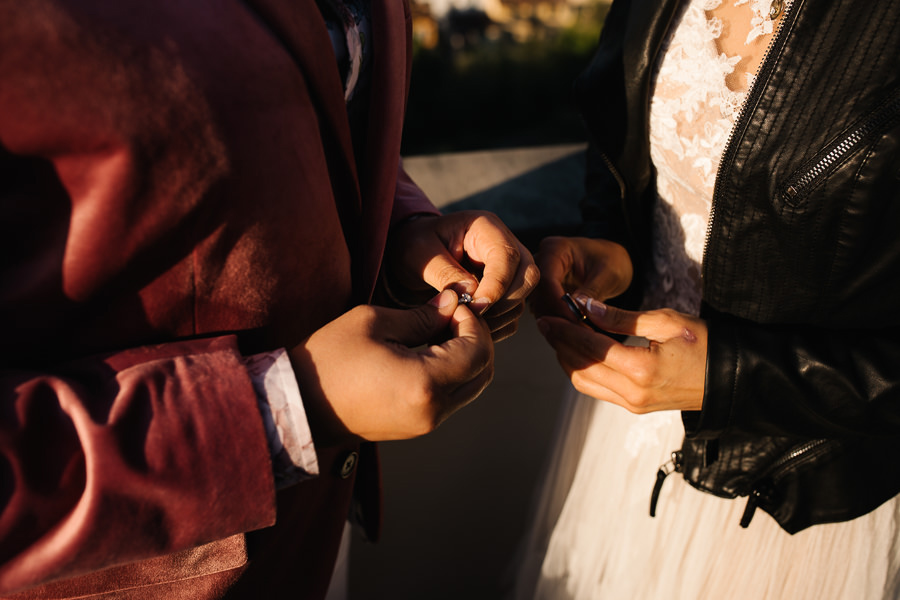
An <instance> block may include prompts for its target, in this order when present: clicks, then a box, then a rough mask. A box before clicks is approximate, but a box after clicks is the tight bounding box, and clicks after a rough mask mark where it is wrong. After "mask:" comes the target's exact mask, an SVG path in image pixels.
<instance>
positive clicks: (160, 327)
mask: <svg viewBox="0 0 900 600" xmlns="http://www.w3.org/2000/svg"><path fill="white" fill-rule="evenodd" d="M74 4H76V3H69V5H74ZM69 5H66V7H64V8H59V7H56V8H55V7H54V6H53V5H52V4H50V3H41V4H40V7H29V6H26V5H24V4H21V3H18V2H13V1H5V0H2V1H0V23H3V25H2V28H3V34H2V35H0V81H3V85H2V86H0V256H2V257H3V258H2V259H0V593H4V592H8V591H10V590H14V589H19V588H23V587H28V586H32V585H36V584H39V583H42V582H46V581H50V580H53V579H59V578H64V577H68V576H73V575H76V574H80V573H86V572H90V571H94V570H97V569H101V568H104V567H109V566H112V565H115V564H121V563H126V562H129V561H134V560H137V559H141V558H146V557H153V556H162V555H165V554H169V553H172V552H175V551H177V550H180V549H187V548H192V547H195V546H197V545H199V544H203V543H205V542H209V541H213V540H219V539H223V538H225V537H227V536H230V535H232V534H236V533H239V532H245V531H249V530H252V529H257V528H261V527H265V526H267V525H269V524H271V523H272V522H273V521H274V518H275V507H274V503H275V494H274V485H273V481H272V472H271V462H270V459H269V455H268V450H267V444H266V438H265V433H264V430H263V426H262V419H261V416H260V414H259V409H258V407H257V401H256V395H255V393H254V390H253V387H252V384H251V382H250V379H249V376H248V374H247V370H246V368H245V367H244V366H243V364H242V363H241V361H240V358H241V356H240V353H239V351H238V347H237V342H236V340H235V338H234V337H227V336H226V337H212V336H211V337H208V338H206V339H194V340H191V341H183V342H171V343H162V344H161V345H153V346H150V345H148V343H149V340H153V341H155V342H164V341H165V340H174V339H177V338H179V337H186V336H190V335H193V334H196V333H198V331H192V329H191V327H192V324H191V319H192V318H196V314H197V313H193V314H192V311H191V310H190V309H187V310H185V309H186V308H187V307H189V306H190V305H191V301H192V296H191V295H190V287H191V286H192V285H193V284H192V283H191V282H192V281H193V282H196V281H197V279H196V277H195V278H194V279H193V280H191V279H189V278H186V277H184V276H183V275H184V274H186V273H189V272H190V269H191V268H192V267H191V265H197V264H198V263H197V262H196V260H195V258H196V255H195V254H194V253H193V252H192V250H191V249H192V247H195V246H196V244H197V240H198V239H202V238H203V235H204V233H203V230H202V227H201V225H202V223H201V220H202V219H201V218H198V217H197V216H196V215H199V214H200V212H199V210H198V206H200V203H201V201H200V199H201V198H202V197H204V192H205V191H206V189H208V187H209V186H211V185H212V182H213V181H214V180H215V177H217V176H220V174H221V172H222V171H223V169H224V167H223V166H222V165H223V163H222V160H221V155H220V154H217V152H218V148H217V147H216V145H215V144H213V143H206V142H207V141H209V140H210V139H212V140H213V141H215V139H214V137H211V134H209V135H207V134H204V133H203V132H204V131H207V133H208V131H209V128H208V127H205V128H204V123H208V122H209V119H208V118H207V119H206V121H203V118H204V117H208V107H205V105H203V104H202V102H200V101H198V98H199V100H202V95H201V94H200V93H199V91H198V88H197V86H196V85H195V84H194V83H193V82H192V80H191V79H190V78H188V77H187V76H185V74H184V72H183V70H182V71H178V70H177V69H175V68H172V65H173V64H176V65H177V62H175V63H169V62H167V60H168V58H167V57H164V56H161V55H160V54H158V53H157V54H154V53H153V52H146V53H145V54H141V53H140V51H141V50H143V49H144V48H145V47H144V46H141V45H140V44H138V43H133V45H132V46H127V45H126V43H125V42H124V41H123V39H125V37H124V34H123V33H122V31H118V32H117V33H116V34H115V35H113V34H112V33H110V35H104V34H103V33H102V32H100V31H98V29H96V28H95V29H92V28H90V27H88V26H87V25H85V24H84V23H85V22H86V21H87V17H86V16H85V15H88V14H90V11H89V10H88V9H89V8H90V7H88V9H86V10H83V11H79V10H75V9H74V8H72V9H71V10H70V6H69ZM123 12H124V11H123ZM112 30H113V28H110V29H109V30H107V33H109V32H110V31H112ZM123 47H125V48H128V49H129V50H131V51H132V52H131V53H130V54H129V53H128V52H125V51H122V50H121V49H122V48H123ZM173 60H174V59H173ZM126 63H127V64H128V65H130V68H120V67H124V64H126ZM154 69H158V70H156V71H155V70H154ZM166 73H168V74H169V75H166ZM166 77H169V78H170V79H169V80H166V79H165V78H166ZM141 82H147V86H146V90H145V89H144V88H142V87H140V85H142V83H141ZM152 93H157V96H152ZM163 96H165V97H164V98H163ZM161 98H162V100H167V102H168V104H166V103H164V102H162V101H161ZM163 106H164V107H168V106H173V107H182V108H181V109H180V110H175V109H173V110H162V109H161V108H160V107H163ZM204 111H207V112H204ZM173 119H174V120H175V121H178V120H179V119H181V120H182V121H181V123H180V125H177V124H176V123H175V122H174V121H173ZM173 132H177V133H178V134H179V135H173ZM204 135H206V137H203V136H204ZM195 141H196V143H194V142H195ZM217 156H218V157H219V158H216V157H217ZM192 157H197V158H192ZM203 165H206V166H205V167H204V166H203ZM204 169H205V171H204ZM198 173H199V174H200V175H203V173H206V175H205V176H202V177H201V176H196V175H197V174H198ZM203 177H205V179H204V178H203ZM204 214H205V213H204Z"/></svg>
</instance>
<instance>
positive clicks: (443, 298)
mask: <svg viewBox="0 0 900 600" xmlns="http://www.w3.org/2000/svg"><path fill="white" fill-rule="evenodd" d="M454 302H456V293H455V292H453V291H452V290H444V291H443V292H441V293H440V294H438V295H437V296H435V297H434V298H432V299H431V300H429V301H428V304H430V305H432V306H436V307H438V308H444V307H446V306H449V305H450V304H452V303H454Z"/></svg>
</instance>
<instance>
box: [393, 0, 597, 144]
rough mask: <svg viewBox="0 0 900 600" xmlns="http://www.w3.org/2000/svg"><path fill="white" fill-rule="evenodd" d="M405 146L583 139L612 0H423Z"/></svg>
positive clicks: (416, 10)
mask: <svg viewBox="0 0 900 600" xmlns="http://www.w3.org/2000/svg"><path fill="white" fill-rule="evenodd" d="M411 9H412V13H413V32H414V33H413V35H414V59H413V79H412V88H411V91H410V97H409V107H408V110H407V118H406V131H405V132H404V146H403V152H404V154H407V155H420V154H433V153H437V152H459V151H469V150H477V149H486V148H511V147H521V146H535V145H548V144H559V143H569V142H578V141H581V140H583V138H584V134H583V131H582V127H581V121H580V119H579V117H578V114H577V112H576V111H575V110H574V105H573V103H572V96H571V88H572V82H573V81H574V79H575V76H576V75H577V74H578V73H579V72H580V71H581V70H582V69H583V68H584V67H585V65H586V64H587V61H588V60H589V59H590V57H591V55H592V54H593V51H594V48H595V46H596V43H597V39H598V37H599V34H600V28H601V26H602V24H603V16H604V15H605V14H606V10H607V2H606V1H605V0H416V1H414V2H413V3H412V5H411Z"/></svg>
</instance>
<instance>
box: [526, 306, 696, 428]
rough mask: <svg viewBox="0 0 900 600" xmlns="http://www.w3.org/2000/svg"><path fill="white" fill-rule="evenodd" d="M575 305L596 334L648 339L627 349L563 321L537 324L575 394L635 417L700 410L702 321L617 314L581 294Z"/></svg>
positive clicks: (667, 313)
mask: <svg viewBox="0 0 900 600" xmlns="http://www.w3.org/2000/svg"><path fill="white" fill-rule="evenodd" d="M576 301H577V302H578V303H579V304H581V306H582V307H583V309H584V312H585V314H587V315H588V318H589V319H590V320H591V322H592V323H594V325H596V326H597V327H598V328H599V329H602V330H604V331H608V332H610V333H618V334H624V335H631V336H639V337H643V338H646V339H647V340H649V345H648V346H625V345H623V344H621V343H619V342H617V341H615V340H613V339H612V338H610V337H608V336H606V335H603V334H600V333H595V332H593V331H591V330H590V329H588V328H587V327H584V326H582V325H576V324H574V323H571V322H569V321H566V320H564V319H560V318H557V317H541V318H540V319H538V328H539V329H540V331H541V333H542V334H544V337H546V338H547V341H548V342H550V345H551V346H553V348H554V349H555V350H556V357H557V359H558V360H559V363H560V365H562V367H563V369H564V370H565V371H566V373H567V374H568V375H569V377H570V378H571V380H572V384H573V385H574V386H575V388H576V389H577V390H578V391H580V392H582V393H584V394H587V395H589V396H592V397H594V398H598V399H600V400H605V401H607V402H611V403H613V404H618V405H619V406H623V407H625V408H627V409H628V410H629V411H631V412H633V413H647V412H653V411H658V410H700V409H701V407H702V406H703V390H704V383H705V380H706V345H707V327H706V322H705V321H703V320H701V319H698V318H695V317H691V316H689V315H685V314H681V313H678V312H676V311H674V310H670V309H662V310H652V311H646V312H634V311H627V310H620V309H617V308H614V307H612V306H607V305H605V304H603V303H601V302H599V301H596V300H593V299H591V298H588V297H586V296H583V295H579V296H576Z"/></svg>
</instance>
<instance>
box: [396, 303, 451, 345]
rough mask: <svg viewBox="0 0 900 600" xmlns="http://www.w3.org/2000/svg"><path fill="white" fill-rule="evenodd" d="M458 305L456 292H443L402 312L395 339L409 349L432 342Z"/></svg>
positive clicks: (445, 325) (442, 329)
mask: <svg viewBox="0 0 900 600" xmlns="http://www.w3.org/2000/svg"><path fill="white" fill-rule="evenodd" d="M458 303H459V300H458V297H457V295H456V292H454V291H453V290H449V289H448V290H444V291H443V292H441V293H440V294H438V295H437V296H435V297H434V298H432V299H431V300H429V301H428V303H427V304H424V305H422V306H420V307H418V308H413V309H411V310H406V311H402V312H403V314H402V316H401V319H400V321H399V322H398V323H396V324H395V330H394V332H393V334H394V337H395V339H396V340H397V341H398V342H400V343H402V344H405V345H407V346H409V347H414V346H418V345H421V344H425V343H429V342H432V341H433V340H434V339H435V338H437V337H439V335H438V334H440V333H441V332H442V331H444V330H445V329H446V328H447V324H448V323H450V318H451V317H452V316H453V313H454V312H455V311H456V307H457V305H458Z"/></svg>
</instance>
